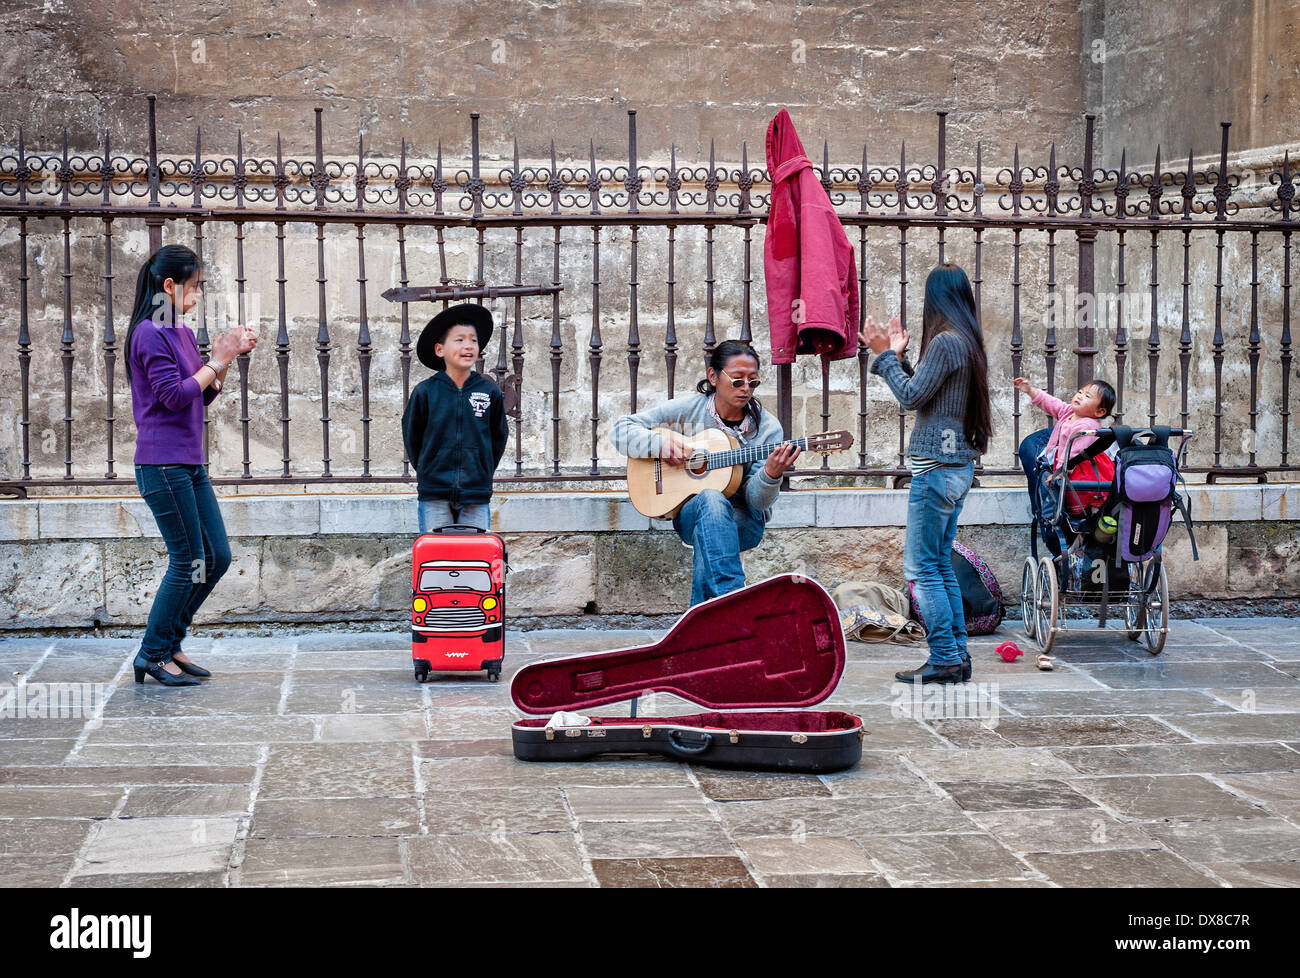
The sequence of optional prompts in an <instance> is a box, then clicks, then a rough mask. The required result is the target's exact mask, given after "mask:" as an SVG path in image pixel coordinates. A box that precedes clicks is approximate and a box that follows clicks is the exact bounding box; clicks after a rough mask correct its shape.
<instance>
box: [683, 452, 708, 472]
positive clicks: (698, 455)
mask: <svg viewBox="0 0 1300 978" xmlns="http://www.w3.org/2000/svg"><path fill="white" fill-rule="evenodd" d="M708 464H709V456H708V454H707V453H706V452H692V453H691V454H690V455H688V456H686V471H687V472H689V473H691V475H703V474H704V473H705V472H706V471H708Z"/></svg>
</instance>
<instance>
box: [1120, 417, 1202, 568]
mask: <svg viewBox="0 0 1300 978" xmlns="http://www.w3.org/2000/svg"><path fill="white" fill-rule="evenodd" d="M1112 430H1113V431H1114V432H1115V444H1116V445H1117V446H1118V447H1119V452H1118V454H1117V455H1116V458H1115V483H1114V490H1113V492H1112V493H1111V506H1112V508H1113V509H1114V512H1115V519H1116V522H1118V523H1119V530H1118V532H1117V533H1116V534H1115V560H1116V563H1117V564H1118V562H1119V561H1143V560H1148V559H1149V558H1151V557H1152V556H1153V555H1154V554H1155V553H1156V551H1157V550H1159V548H1160V545H1161V544H1162V543H1164V539H1165V535H1166V534H1167V533H1168V532H1169V524H1170V522H1171V520H1172V518H1173V511H1174V509H1175V507H1176V508H1177V509H1178V510H1179V512H1181V513H1182V514H1183V521H1184V522H1185V523H1186V524H1187V533H1188V536H1189V538H1190V539H1191V544H1192V558H1193V559H1197V556H1198V555H1197V553H1196V538H1195V537H1194V536H1193V535H1192V520H1191V514H1190V513H1189V512H1188V511H1187V509H1186V505H1185V503H1184V501H1183V499H1182V497H1180V496H1179V495H1178V493H1177V491H1176V489H1177V485H1178V462H1177V459H1175V457H1174V453H1173V451H1172V450H1171V449H1170V447H1169V429H1168V428H1159V427H1158V428H1147V429H1142V430H1134V429H1132V428H1114V429H1112Z"/></svg>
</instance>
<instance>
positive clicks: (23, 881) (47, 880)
mask: <svg viewBox="0 0 1300 978" xmlns="http://www.w3.org/2000/svg"><path fill="white" fill-rule="evenodd" d="M75 862H76V858H75V857H74V856H72V855H63V856H5V855H0V886H3V887H14V888H17V887H20V886H36V887H52V886H59V885H60V884H62V883H63V880H64V879H65V878H66V877H67V875H68V873H69V872H70V871H71V870H72V866H73V863H75Z"/></svg>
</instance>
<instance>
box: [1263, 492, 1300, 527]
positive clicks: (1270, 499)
mask: <svg viewBox="0 0 1300 978" xmlns="http://www.w3.org/2000/svg"><path fill="white" fill-rule="evenodd" d="M1261 491H1262V493H1263V497H1264V498H1263V516H1264V519H1266V520H1300V485H1284V486H1262V487H1261Z"/></svg>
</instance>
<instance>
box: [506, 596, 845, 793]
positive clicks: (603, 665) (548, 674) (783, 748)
mask: <svg viewBox="0 0 1300 978" xmlns="http://www.w3.org/2000/svg"><path fill="white" fill-rule="evenodd" d="M843 672H844V632H843V629H842V628H841V626H840V618H839V612H838V610H837V609H836V607H835V603H834V602H833V601H832V600H831V597H830V595H829V594H827V593H826V591H825V590H824V589H823V588H822V587H821V585H819V584H817V583H816V582H815V581H810V580H809V579H808V578H806V577H795V576H793V575H789V574H787V575H784V576H781V577H773V578H770V579H769V580H766V581H763V582H761V583H759V584H754V585H751V586H750V587H747V588H743V589H742V590H740V591H735V592H733V593H731V594H728V595H724V596H723V597H721V598H714V599H713V600H711V601H706V602H704V603H703V604H700V605H696V606H695V607H694V608H691V609H690V610H689V611H687V612H686V614H684V615H683V616H682V617H681V618H680V619H678V621H677V623H676V624H675V625H674V626H673V627H672V629H671V630H670V631H669V632H668V634H667V635H665V636H664V637H663V639H661V640H660V641H658V642H656V643H654V644H653V645H645V646H640V647H637V648H629V649H619V650H617V651H613V652H601V653H598V654H596V655H580V656H574V657H572V658H568V659H553V660H550V661H547V662H539V663H535V664H533V665H529V666H525V667H524V668H523V669H521V670H519V672H518V673H516V674H515V678H514V681H513V682H512V683H511V686H510V695H511V697H512V698H513V699H514V702H515V705H516V706H518V707H519V709H521V710H523V711H524V712H525V713H531V714H541V716H540V717H535V718H525V719H522V720H518V721H516V722H515V724H514V725H513V727H512V728H511V739H512V740H513V742H514V751H515V757H517V758H519V759H520V760H524V761H573V760H581V759H583V758H588V757H594V756H596V755H597V754H606V753H614V754H661V755H664V756H666V757H673V758H677V759H678V760H683V761H692V762H696V763H700V764H708V765H713V766H718V767H737V768H748V769H757V770H780V771H804V772H822V771H837V770H841V769H843V768H846V767H852V766H853V765H854V764H856V763H857V762H858V760H859V759H860V758H861V756H862V738H863V736H864V731H863V729H862V720H861V718H859V717H857V716H854V715H853V714H850V713H840V712H837V711H814V710H794V709H786V710H779V709H764V708H765V707H768V708H772V707H807V706H812V705H814V704H817V703H820V702H821V701H822V700H824V699H826V698H827V697H828V696H830V695H831V693H832V692H833V691H834V690H835V687H836V685H837V684H838V683H839V680H840V676H841V674H842V673H843ZM652 691H654V692H665V693H673V694H675V695H677V696H681V697H683V698H685V699H688V700H691V701H692V702H694V703H698V704H700V705H701V706H703V707H705V708H706V709H707V710H710V711H712V712H708V713H700V714H693V715H689V716H671V717H638V716H635V715H634V716H630V717H628V716H622V717H609V716H599V717H592V718H591V721H592V722H591V724H590V725H589V726H578V725H573V726H565V725H559V724H555V723H553V722H552V721H553V719H554V717H553V716H552V714H554V713H556V712H557V711H566V712H568V711H575V710H582V709H589V708H591V707H595V706H600V705H601V704H605V703H614V702H617V701H619V700H625V699H632V698H634V697H637V696H640V695H641V694H643V693H649V692H652ZM724 710H734V711H738V712H730V713H724V712H721V711H724ZM634 712H635V711H634Z"/></svg>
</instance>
